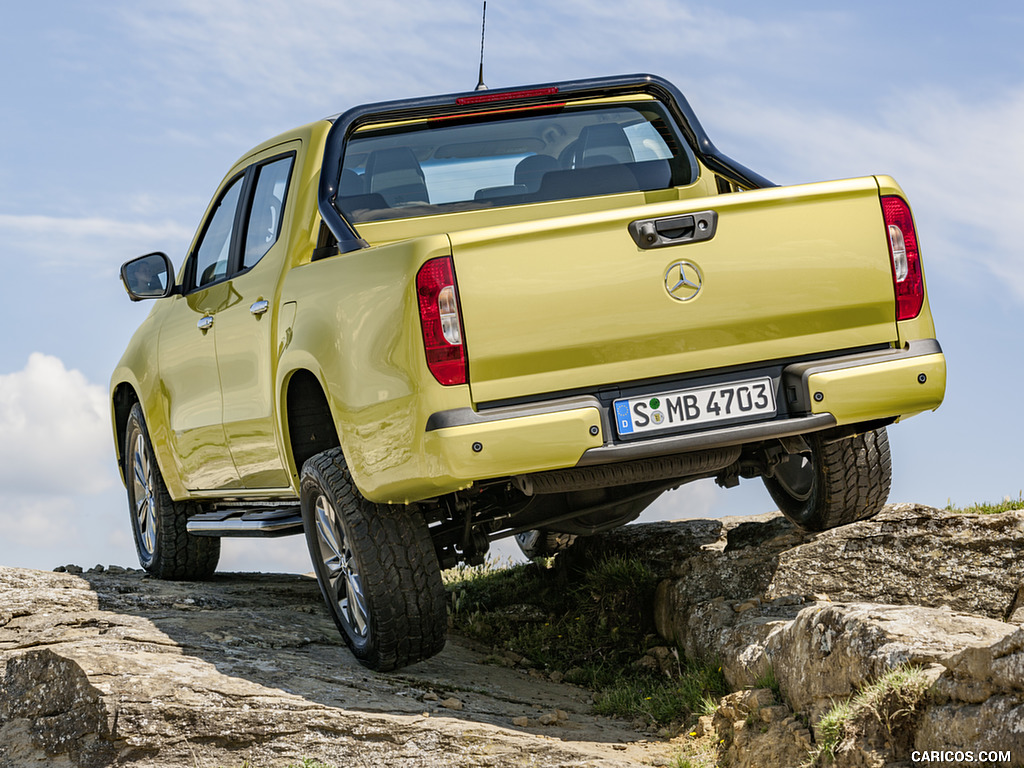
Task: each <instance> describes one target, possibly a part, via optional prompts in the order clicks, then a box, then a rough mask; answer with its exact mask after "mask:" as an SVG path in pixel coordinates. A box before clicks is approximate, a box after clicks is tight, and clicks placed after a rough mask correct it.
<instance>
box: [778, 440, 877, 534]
mask: <svg viewBox="0 0 1024 768" xmlns="http://www.w3.org/2000/svg"><path fill="white" fill-rule="evenodd" d="M807 442H808V444H809V445H810V449H811V450H810V452H808V453H801V454H792V455H790V456H789V457H787V459H786V460H785V462H784V464H782V465H780V466H779V467H778V468H776V470H775V472H774V474H773V475H772V476H771V477H767V476H766V477H764V484H765V487H767V489H768V493H770V494H771V497H772V499H773V500H774V501H775V503H776V504H778V505H779V511H780V512H782V513H783V514H784V515H785V516H786V517H788V518H789V519H790V520H791V521H793V523H794V524H795V525H797V526H798V527H800V528H802V529H804V530H805V531H827V530H829V529H831V528H836V527H838V526H840V525H846V524H847V523H855V522H857V521H858V520H866V519H868V518H869V517H872V516H873V515H876V514H878V512H879V511H880V510H881V509H882V506H883V505H884V504H885V502H886V499H888V498H889V487H890V485H891V483H892V460H891V458H890V456H889V438H888V435H887V434H886V431H885V427H881V428H879V429H875V430H871V431H869V432H865V433H863V434H860V435H854V436H852V437H846V438H842V439H839V440H833V441H830V440H828V439H827V438H823V437H821V436H820V435H812V436H811V437H809V438H807Z"/></svg>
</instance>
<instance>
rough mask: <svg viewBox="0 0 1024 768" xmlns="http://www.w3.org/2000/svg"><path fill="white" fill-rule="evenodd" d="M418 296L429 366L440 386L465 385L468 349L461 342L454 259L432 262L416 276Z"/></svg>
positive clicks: (448, 257) (448, 258)
mask: <svg viewBox="0 0 1024 768" xmlns="http://www.w3.org/2000/svg"><path fill="white" fill-rule="evenodd" d="M416 297H417V300H418V301H419V309H420V325H421V327H422V328H423V348H424V351H425V352H426V355H427V367H428V368H429V369H430V372H431V373H432V374H433V375H434V378H435V379H437V380H438V381H439V382H440V383H441V384H444V385H445V386H451V385H453V384H465V383H466V381H467V377H466V347H465V345H464V344H463V343H462V320H461V318H460V317H459V294H458V291H457V290H456V288H455V270H454V269H453V267H452V258H451V256H442V257H440V258H437V259H431V260H430V261H428V262H427V263H426V264H424V265H423V266H422V267H420V271H419V272H417V273H416Z"/></svg>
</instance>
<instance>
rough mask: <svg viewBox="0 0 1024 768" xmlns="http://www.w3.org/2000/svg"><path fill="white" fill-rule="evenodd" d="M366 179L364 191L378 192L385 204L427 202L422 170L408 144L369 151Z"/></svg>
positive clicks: (401, 204)
mask: <svg viewBox="0 0 1024 768" xmlns="http://www.w3.org/2000/svg"><path fill="white" fill-rule="evenodd" d="M366 178H367V179H369V183H368V186H367V189H366V191H367V192H368V193H370V194H374V193H376V194H379V195H380V196H381V197H383V198H384V201H385V202H386V203H387V204H388V206H389V207H392V208H394V207H398V206H403V205H412V204H415V203H429V202H430V199H429V197H428V195H427V183H426V181H425V179H424V177H423V169H422V168H420V164H419V161H418V160H417V159H416V155H415V154H414V153H413V151H412V150H411V149H409V148H408V147H394V148H392V149H378V150H375V151H374V152H371V153H370V156H369V158H367V160H366Z"/></svg>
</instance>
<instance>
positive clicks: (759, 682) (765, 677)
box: [754, 664, 782, 702]
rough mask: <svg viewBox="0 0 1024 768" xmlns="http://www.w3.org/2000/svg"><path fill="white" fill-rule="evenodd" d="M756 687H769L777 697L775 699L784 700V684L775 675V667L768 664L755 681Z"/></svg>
mask: <svg viewBox="0 0 1024 768" xmlns="http://www.w3.org/2000/svg"><path fill="white" fill-rule="evenodd" d="M754 688H755V689H756V688H768V689H769V690H770V691H771V692H772V696H774V697H775V701H778V702H781V701H782V686H781V685H779V679H778V677H776V676H775V667H773V666H772V665H770V664H769V665H768V668H767V669H766V670H765V671H764V672H762V673H761V675H760V676H759V677H758V678H757V679H756V680H755V681H754Z"/></svg>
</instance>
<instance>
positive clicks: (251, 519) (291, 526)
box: [186, 506, 302, 538]
mask: <svg viewBox="0 0 1024 768" xmlns="http://www.w3.org/2000/svg"><path fill="white" fill-rule="evenodd" d="M186 527H187V529H188V532H189V533H191V534H192V535H193V536H262V537H265V538H267V537H273V536H289V535H291V534H293V533H302V515H301V513H300V512H299V507H298V506H294V507H281V508H279V509H266V508H260V507H250V508H238V509H218V510H215V511H213V512H202V513H200V514H198V515H193V516H192V517H190V518H189V519H188V524H187V526H186Z"/></svg>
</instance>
